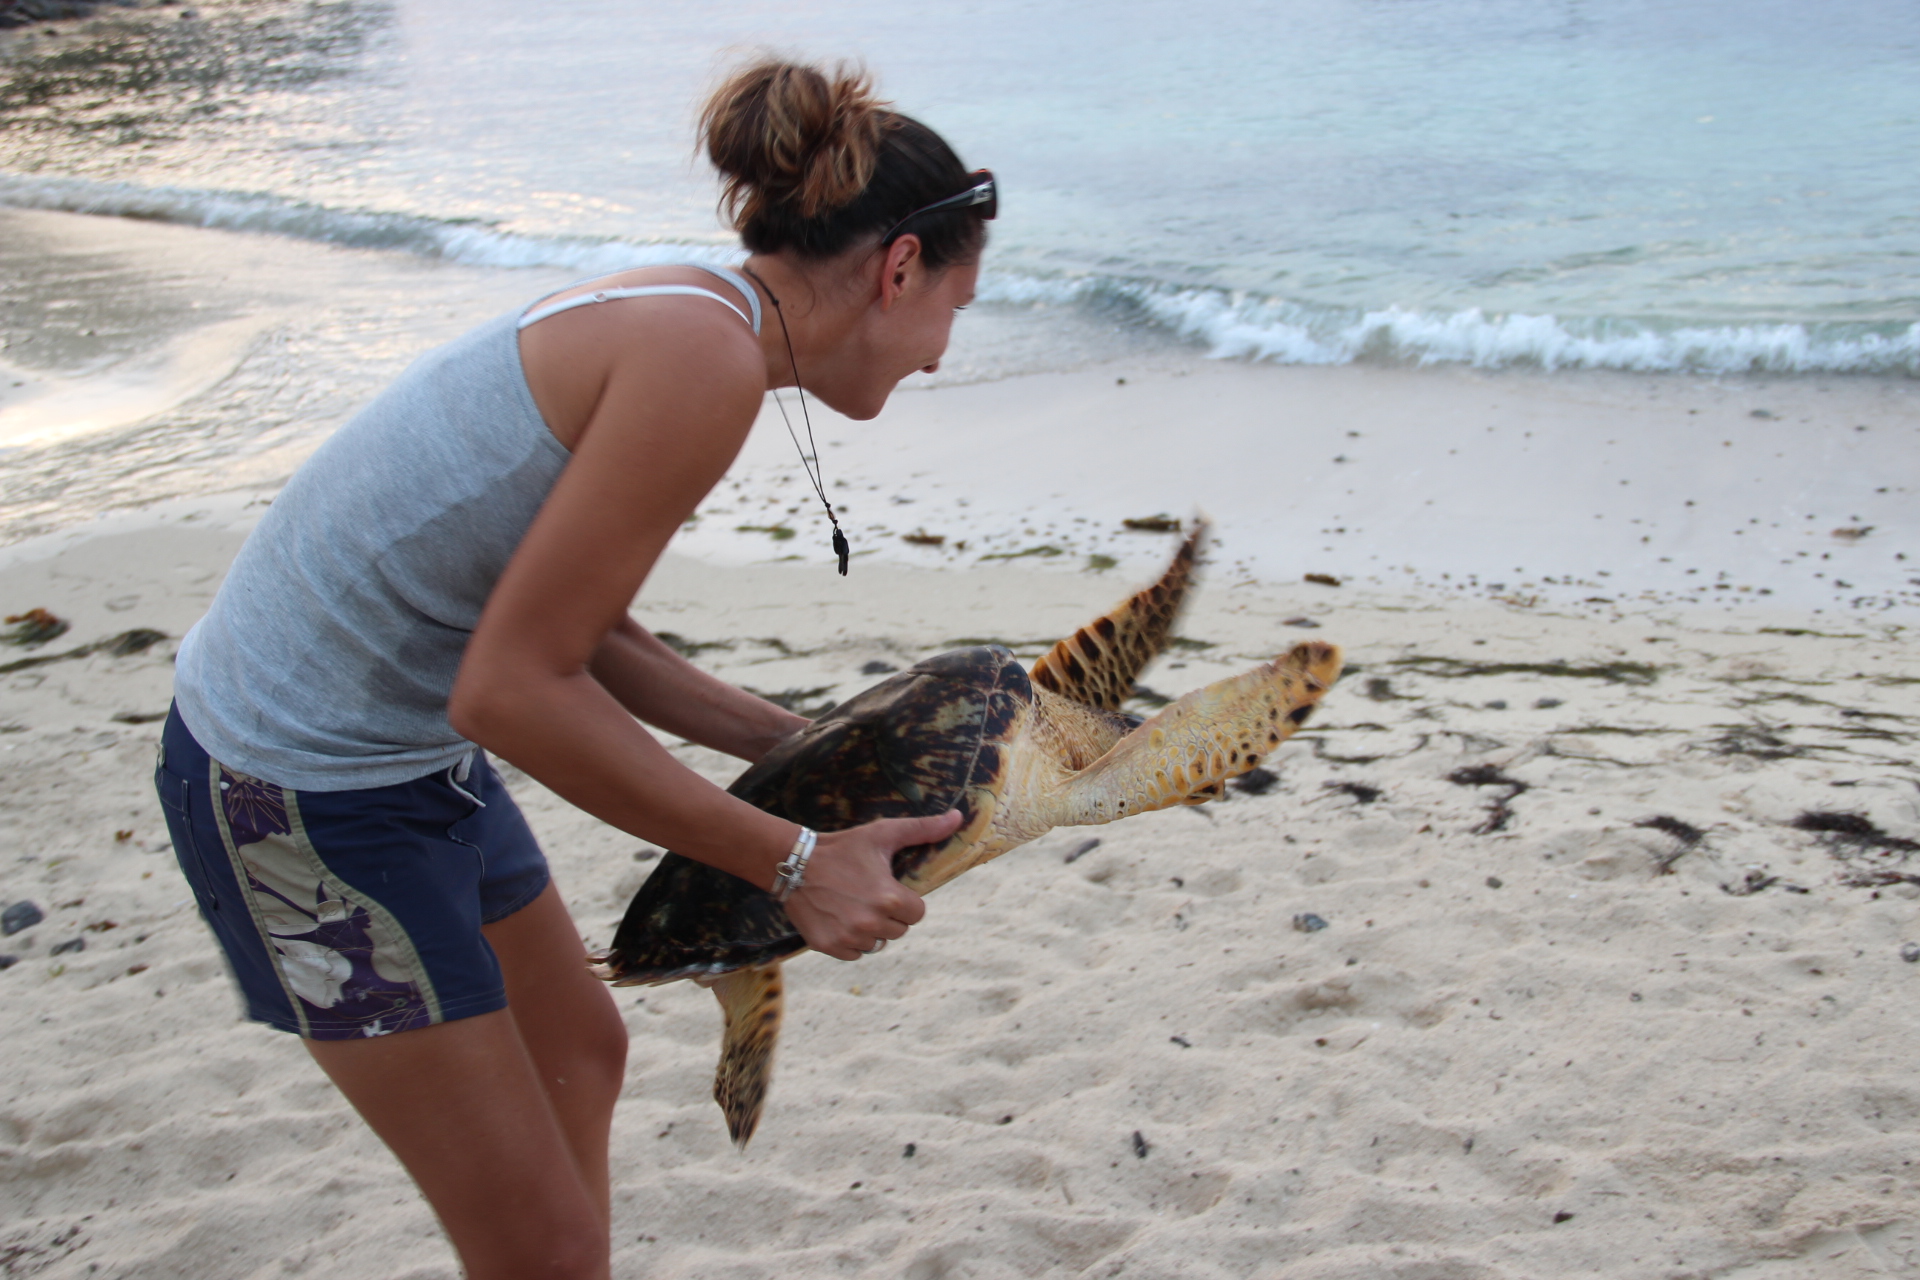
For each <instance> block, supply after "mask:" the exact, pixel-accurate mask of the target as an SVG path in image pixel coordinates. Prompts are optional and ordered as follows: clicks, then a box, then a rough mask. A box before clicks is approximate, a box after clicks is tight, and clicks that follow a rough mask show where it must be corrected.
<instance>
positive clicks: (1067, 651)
mask: <svg viewBox="0 0 1920 1280" xmlns="http://www.w3.org/2000/svg"><path fill="white" fill-rule="evenodd" d="M1206 536H1207V526H1206V522H1205V521H1201V522H1199V523H1197V524H1195V526H1194V530H1193V532H1192V533H1190V534H1188V535H1187V538H1186V541H1185V542H1182V543H1181V544H1180V550H1178V551H1176V552H1175V553H1174V556H1173V560H1172V562H1171V563H1169V564H1168V565H1167V571H1166V572H1165V573H1163V574H1161V575H1160V581H1158V582H1156V583H1154V584H1153V585H1152V586H1150V587H1146V588H1144V589H1142V590H1140V591H1136V592H1135V593H1134V594H1132V595H1130V596H1128V597H1127V598H1126V599H1125V600H1123V601H1121V602H1120V605H1119V607H1118V608H1116V609H1114V610H1113V612H1111V613H1109V614H1107V615H1106V616H1105V617H1101V618H1095V619H1094V620H1093V621H1092V622H1089V623H1088V624H1087V625H1086V626H1084V627H1082V628H1080V629H1079V630H1078V631H1076V632H1074V633H1073V634H1072V635H1070V636H1068V637H1067V638H1066V639H1065V640H1062V641H1061V642H1060V643H1059V644H1056V645H1055V646H1053V648H1052V649H1050V650H1048V651H1047V653H1046V654H1045V655H1044V656H1042V657H1041V659H1040V661H1038V662H1036V663H1034V664H1033V670H1032V671H1031V672H1030V673H1029V674H1030V675H1031V677H1032V679H1033V682H1034V683H1035V684H1037V685H1039V686H1040V687H1041V688H1042V689H1051V690H1052V691H1053V692H1055V693H1057V694H1061V695H1062V696H1064V697H1068V698H1071V699H1073V700H1074V701H1075V702H1078V703H1082V704H1084V705H1086V706H1089V707H1098V708H1100V709H1101V710H1104V711H1118V710H1119V709H1120V704H1121V703H1123V702H1125V701H1126V700H1127V699H1128V698H1130V697H1132V696H1133V682H1134V680H1135V678H1137V677H1138V676H1139V674H1140V673H1141V672H1142V671H1144V670H1146V667H1147V664H1148V663H1149V662H1152V661H1153V660H1154V659H1155V658H1157V657H1159V656H1160V652H1161V650H1163V649H1165V648H1166V647H1167V638H1168V637H1169V636H1171V635H1172V634H1173V624H1174V622H1175V621H1176V620H1177V619H1178V618H1179V616H1180V607H1181V606H1182V605H1183V604H1185V603H1186V599H1187V584H1188V583H1189V582H1191V581H1192V579H1193V569H1194V565H1195V563H1196V562H1197V561H1198V559H1199V556H1200V544H1201V543H1202V542H1203V541H1204V540H1205V539H1206Z"/></svg>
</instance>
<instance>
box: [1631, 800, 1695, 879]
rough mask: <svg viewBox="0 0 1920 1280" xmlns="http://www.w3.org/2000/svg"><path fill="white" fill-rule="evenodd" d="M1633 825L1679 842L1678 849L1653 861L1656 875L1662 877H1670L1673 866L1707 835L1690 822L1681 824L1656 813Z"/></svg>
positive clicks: (1678, 820) (1676, 820)
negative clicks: (1663, 834) (1668, 836)
mask: <svg viewBox="0 0 1920 1280" xmlns="http://www.w3.org/2000/svg"><path fill="white" fill-rule="evenodd" d="M1633 825H1634V826H1636V827H1645V828H1647V829H1648V830H1650V831H1660V832H1664V833H1666V834H1667V835H1670V836H1672V837H1673V838H1674V839H1675V840H1676V841H1678V842H1679V843H1678V847H1677V848H1676V849H1674V851H1673V852H1672V853H1669V854H1666V855H1664V856H1663V857H1659V858H1656V859H1654V866H1655V867H1656V868H1657V872H1656V874H1659V875H1663V876H1670V875H1672V874H1673V864H1674V863H1676V862H1678V861H1680V859H1681V858H1683V857H1685V856H1686V855H1687V853H1688V852H1689V851H1690V850H1691V849H1692V848H1693V847H1694V846H1695V845H1697V844H1699V843H1700V842H1701V841H1702V840H1704V839H1706V838H1707V833H1706V832H1704V831H1702V830H1701V829H1700V828H1698V827H1696V826H1694V825H1693V824H1692V823H1691V822H1682V821H1681V820H1680V819H1678V818H1674V817H1669V816H1668V815H1667V814H1664V813H1657V814H1655V815H1654V816H1653V817H1651V818H1646V819H1643V820H1642V821H1640V822H1636V823H1634V824H1633Z"/></svg>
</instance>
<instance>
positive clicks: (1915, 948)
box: [1900, 942, 1920, 964]
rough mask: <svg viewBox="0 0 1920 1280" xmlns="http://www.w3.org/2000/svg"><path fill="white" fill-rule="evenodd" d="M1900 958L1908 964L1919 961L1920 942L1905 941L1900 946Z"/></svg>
mask: <svg viewBox="0 0 1920 1280" xmlns="http://www.w3.org/2000/svg"><path fill="white" fill-rule="evenodd" d="M1900 958H1901V959H1902V960H1905V961H1906V962H1907V963H1908V964H1916V963H1920V942H1909V943H1905V944H1904V945H1902V946H1901V948H1900Z"/></svg>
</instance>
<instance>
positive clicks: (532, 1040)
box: [481, 883, 627, 1219]
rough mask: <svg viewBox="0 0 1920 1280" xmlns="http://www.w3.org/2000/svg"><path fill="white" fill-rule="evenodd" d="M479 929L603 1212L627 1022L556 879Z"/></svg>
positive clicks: (583, 1177)
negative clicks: (590, 966)
mask: <svg viewBox="0 0 1920 1280" xmlns="http://www.w3.org/2000/svg"><path fill="white" fill-rule="evenodd" d="M481 931H482V932H483V933H485V934H486V936H487V942H488V943H489V944H490V945H491V946H492V947H493V950H494V954H495V955H497V956H499V957H500V968H501V971H502V973H503V974H504V976H505V978H506V982H507V1008H508V1011H509V1012H510V1013H512V1014H513V1018H514V1021H515V1023H516V1024H518V1026H519V1028H520V1039H521V1042H522V1043H524V1044H525V1045H526V1046H527V1052H528V1053H529V1054H531V1055H532V1057H533V1065H534V1069H535V1070H536V1071H537V1072H538V1073H539V1077H540V1084H541V1087H542V1088H543V1089H545V1090H546V1094H547V1100H548V1102H549V1103H550V1104H551V1105H552V1107H553V1112H554V1115H555V1116H556V1117H557V1118H558V1119H559V1121H560V1129H561V1132H562V1133H564V1134H565V1135H566V1139H567V1144H568V1146H569V1147H571V1148H572V1150H573V1157H574V1161H575V1163H576V1164H577V1165H578V1166H579V1170H580V1178H581V1180H582V1181H583V1182H584V1183H585V1184H586V1186H587V1189H588V1191H589V1192H590V1193H591V1194H592V1195H593V1197H594V1203H595V1204H597V1205H598V1206H599V1207H600V1213H601V1216H602V1218H603V1219H604V1218H605V1217H606V1216H607V1213H608V1185H607V1138H608V1135H609V1134H610V1132H611V1131H612V1128H613V1107H614V1104H615V1103H616V1102H618V1101H619V1100H620V1088H621V1086H622V1084H623V1083H624V1082H625V1079H626V1071H627V1024H626V1023H625V1021H623V1020H622V1019H621V1017H620V1011H619V1008H618V1007H617V1006H616V1005H615V1004H614V1002H613V992H612V991H611V990H609V989H608V987H607V984H606V983H604V982H602V981H600V979H598V978H596V977H594V976H593V975H592V974H591V973H589V972H587V950H586V947H585V946H584V945H582V943H581V941H580V934H579V932H578V931H577V930H576V929H575V928H574V924H573V917H572V916H570V915H569V914H568V913H567V908H566V904H565V903H563V902H562V901H561V900H560V894H559V891H558V890H556V889H555V888H554V887H553V885H552V884H551V883H549V884H548V885H547V887H546V889H545V891H543V892H542V893H541V895H540V896H539V897H538V898H535V899H534V900H533V901H532V902H530V903H528V904H527V905H526V906H525V907H522V908H521V909H520V910H518V911H516V912H514V913H513V914H512V915H510V916H507V917H506V918H505V919H502V920H497V921H495V922H494V923H492V924H490V925H486V926H484V927H483V928H482V930H481Z"/></svg>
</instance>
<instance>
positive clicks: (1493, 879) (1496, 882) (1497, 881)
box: [1487, 876, 1506, 889]
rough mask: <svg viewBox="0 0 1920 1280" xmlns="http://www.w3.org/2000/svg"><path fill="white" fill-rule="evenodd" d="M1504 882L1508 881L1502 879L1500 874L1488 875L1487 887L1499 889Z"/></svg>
mask: <svg viewBox="0 0 1920 1280" xmlns="http://www.w3.org/2000/svg"><path fill="white" fill-rule="evenodd" d="M1504 884H1506V881H1505V880H1502V879H1501V878H1500V877H1499V876H1488V877H1487V888H1489V889H1498V888H1500V887H1501V886H1502V885H1504Z"/></svg>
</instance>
